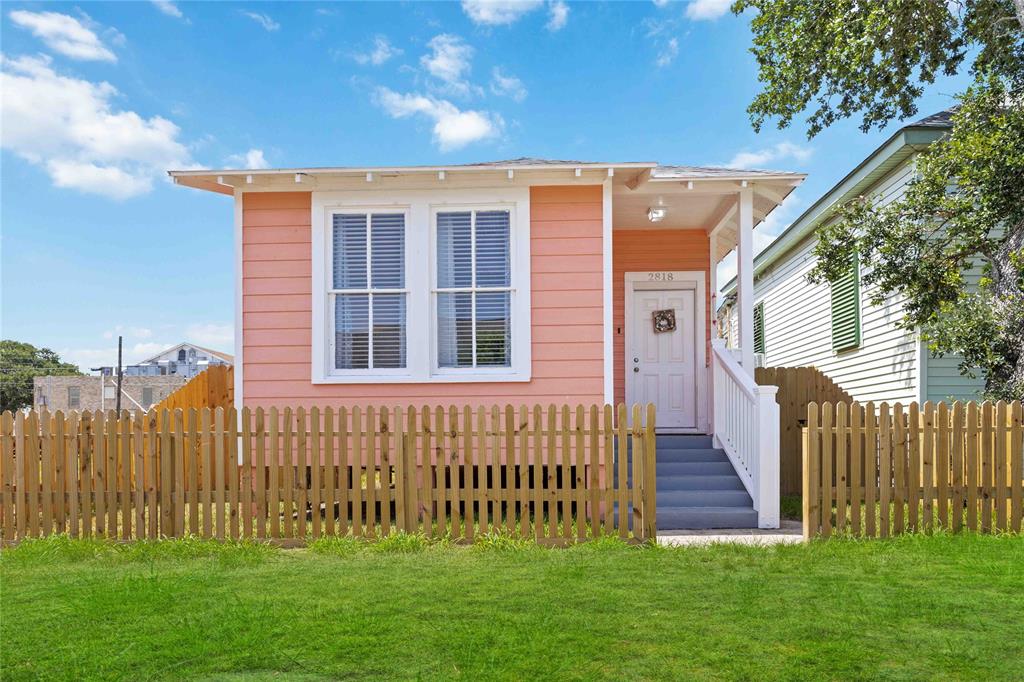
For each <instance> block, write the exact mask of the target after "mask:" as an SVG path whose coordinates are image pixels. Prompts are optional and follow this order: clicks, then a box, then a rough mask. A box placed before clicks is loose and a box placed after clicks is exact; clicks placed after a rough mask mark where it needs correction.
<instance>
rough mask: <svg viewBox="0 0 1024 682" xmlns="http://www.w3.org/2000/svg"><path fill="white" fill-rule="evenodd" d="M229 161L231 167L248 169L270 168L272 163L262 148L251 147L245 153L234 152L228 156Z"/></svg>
mask: <svg viewBox="0 0 1024 682" xmlns="http://www.w3.org/2000/svg"><path fill="white" fill-rule="evenodd" d="M227 163H228V166H229V167H232V168H245V169H247V170H259V169H260V168H270V163H268V162H267V159H266V157H264V156H263V150H262V149H250V150H249V151H247V152H246V153H245V154H232V155H231V156H229V157H228V158H227Z"/></svg>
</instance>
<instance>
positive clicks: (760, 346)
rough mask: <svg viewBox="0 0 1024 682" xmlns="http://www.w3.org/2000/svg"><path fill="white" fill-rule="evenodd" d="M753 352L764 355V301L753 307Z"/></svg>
mask: <svg viewBox="0 0 1024 682" xmlns="http://www.w3.org/2000/svg"><path fill="white" fill-rule="evenodd" d="M754 352H755V353H761V354H762V355H763V354H764V352H765V351H764V301H762V302H760V303H758V304H757V305H756V306H754Z"/></svg>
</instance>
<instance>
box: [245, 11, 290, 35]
mask: <svg viewBox="0 0 1024 682" xmlns="http://www.w3.org/2000/svg"><path fill="white" fill-rule="evenodd" d="M239 12H241V13H242V15H243V16H247V17H249V18H250V19H252V20H253V21H255V22H256V23H257V24H259V25H260V26H262V27H263V28H264V29H266V30H268V31H276V30H278V29H280V28H281V24H279V23H277V22H276V21H274V20H273V19H271V18H270V15H268V14H260V13H259V12H248V11H246V10H244V9H243V10H239Z"/></svg>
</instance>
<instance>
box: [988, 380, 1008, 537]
mask: <svg viewBox="0 0 1024 682" xmlns="http://www.w3.org/2000/svg"><path fill="white" fill-rule="evenodd" d="M1007 424H1008V419H1007V412H1006V403H1005V402H1004V401H1002V400H1000V401H999V402H997V403H996V410H995V422H994V423H993V425H992V426H993V429H992V430H993V431H994V434H993V441H994V443H995V446H994V450H993V459H994V460H995V466H994V467H993V472H994V473H995V485H994V486H993V487H994V494H995V498H996V504H995V506H996V530H1006V529H1007V527H1008V526H1007V521H1008V516H1007V508H1006V502H1007V496H1008V492H1009V491H1008V490H1007V487H1006V477H1007V464H1008V457H1007V454H1008V453H1007V450H1006V427H1007Z"/></svg>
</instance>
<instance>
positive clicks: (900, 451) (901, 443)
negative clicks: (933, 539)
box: [892, 403, 917, 534]
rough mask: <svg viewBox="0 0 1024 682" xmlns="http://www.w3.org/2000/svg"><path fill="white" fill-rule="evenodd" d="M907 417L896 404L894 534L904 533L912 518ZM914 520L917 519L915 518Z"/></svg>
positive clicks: (893, 445)
mask: <svg viewBox="0 0 1024 682" xmlns="http://www.w3.org/2000/svg"><path fill="white" fill-rule="evenodd" d="M906 423H907V417H906V414H905V413H904V412H903V406H902V405H900V404H899V403H896V406H895V408H893V414H892V442H893V443H892V476H893V502H894V505H893V507H894V509H893V512H892V529H893V533H897V534H898V533H902V532H903V530H904V529H905V528H906V527H907V525H906V524H907V522H908V520H909V518H910V516H909V514H908V513H907V512H906V503H907V499H908V495H909V494H910V490H909V487H908V484H907V480H908V476H909V475H910V469H909V467H908V464H907V462H908V459H909V457H910V452H909V450H908V449H907V439H906V428H905V427H906ZM914 513H915V515H916V513H917V505H916V504H915V505H914ZM913 518H917V517H916V516H914V517H913ZM911 528H912V529H913V527H911Z"/></svg>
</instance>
